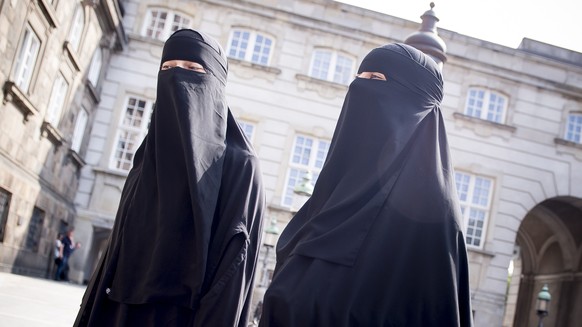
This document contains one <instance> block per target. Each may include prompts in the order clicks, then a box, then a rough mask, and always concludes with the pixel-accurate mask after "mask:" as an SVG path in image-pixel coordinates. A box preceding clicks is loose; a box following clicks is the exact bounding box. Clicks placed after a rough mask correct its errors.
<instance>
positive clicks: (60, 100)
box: [45, 73, 69, 127]
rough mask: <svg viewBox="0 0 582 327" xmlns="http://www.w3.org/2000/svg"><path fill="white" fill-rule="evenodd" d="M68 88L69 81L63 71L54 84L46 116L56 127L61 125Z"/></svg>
mask: <svg viewBox="0 0 582 327" xmlns="http://www.w3.org/2000/svg"><path fill="white" fill-rule="evenodd" d="M68 89H69V83H67V81H66V80H65V78H64V77H63V75H62V74H61V73H58V74H57V77H56V79H55V82H54V84H53V89H52V91H51V97H50V98H49V103H48V107H47V109H46V116H45V120H46V121H47V122H48V123H50V124H51V125H53V126H55V127H57V126H58V125H59V121H60V120H61V115H62V112H63V106H64V105H65V98H66V96H67V91H68Z"/></svg>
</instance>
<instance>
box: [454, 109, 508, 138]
mask: <svg viewBox="0 0 582 327" xmlns="http://www.w3.org/2000/svg"><path fill="white" fill-rule="evenodd" d="M453 117H455V125H456V126H458V127H467V128H471V129H473V130H474V131H475V133H476V134H478V135H479V136H485V137H489V136H492V135H495V136H500V137H502V138H504V139H509V138H511V136H512V134H513V133H515V131H516V130H517V128H516V127H515V126H511V125H506V124H500V123H496V122H492V121H489V120H485V119H481V118H477V117H473V116H468V115H465V114H462V113H460V112H455V113H454V114H453Z"/></svg>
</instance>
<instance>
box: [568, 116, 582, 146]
mask: <svg viewBox="0 0 582 327" xmlns="http://www.w3.org/2000/svg"><path fill="white" fill-rule="evenodd" d="M564 138H565V139H566V140H568V141H570V142H576V143H582V112H577V113H571V114H569V115H568V125H567V126H566V133H565V135H564Z"/></svg>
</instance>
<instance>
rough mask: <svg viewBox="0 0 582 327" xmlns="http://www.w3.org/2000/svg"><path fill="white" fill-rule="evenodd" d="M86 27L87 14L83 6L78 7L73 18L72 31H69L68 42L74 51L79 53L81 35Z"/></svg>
mask: <svg viewBox="0 0 582 327" xmlns="http://www.w3.org/2000/svg"><path fill="white" fill-rule="evenodd" d="M84 27H85V13H84V12H83V6H81V5H79V6H77V9H76V10H75V16H74V17H73V24H72V25H71V30H70V31H69V38H68V41H69V43H71V46H72V47H73V50H75V51H79V45H80V44H81V35H82V34H83V28H84Z"/></svg>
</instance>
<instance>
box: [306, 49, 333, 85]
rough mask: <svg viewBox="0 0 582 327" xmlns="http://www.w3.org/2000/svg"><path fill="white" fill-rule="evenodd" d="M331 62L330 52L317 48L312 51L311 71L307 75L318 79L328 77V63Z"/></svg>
mask: <svg viewBox="0 0 582 327" xmlns="http://www.w3.org/2000/svg"><path fill="white" fill-rule="evenodd" d="M330 64H331V52H329V51H321V50H317V51H315V52H314V53H313V59H312V65H311V71H310V72H309V76H311V77H313V78H319V79H324V80H327V79H328V77H327V76H328V73H329V65H330Z"/></svg>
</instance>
